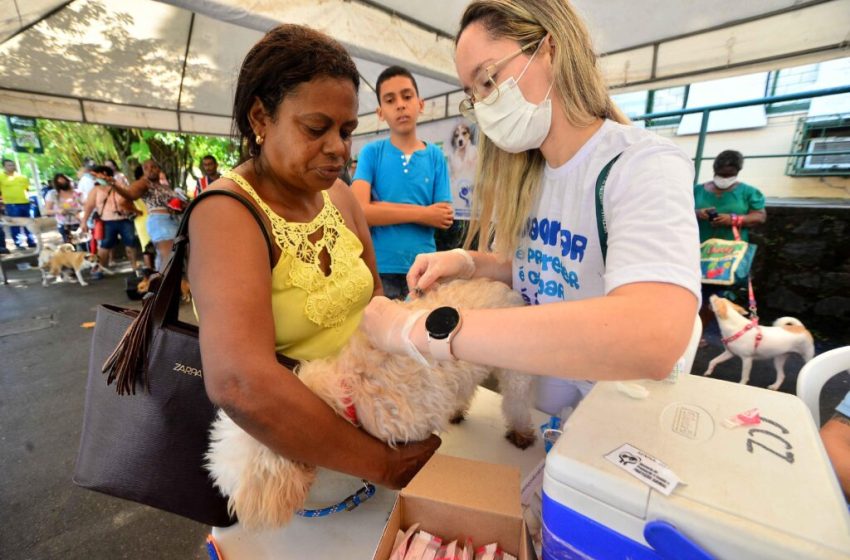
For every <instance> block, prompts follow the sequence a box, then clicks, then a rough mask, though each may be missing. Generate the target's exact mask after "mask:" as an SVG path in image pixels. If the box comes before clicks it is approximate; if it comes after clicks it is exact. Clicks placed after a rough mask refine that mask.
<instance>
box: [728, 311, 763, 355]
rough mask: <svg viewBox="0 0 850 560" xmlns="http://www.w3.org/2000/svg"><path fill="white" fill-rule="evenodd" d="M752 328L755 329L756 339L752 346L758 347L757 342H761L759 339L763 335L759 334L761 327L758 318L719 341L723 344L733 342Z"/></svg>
mask: <svg viewBox="0 0 850 560" xmlns="http://www.w3.org/2000/svg"><path fill="white" fill-rule="evenodd" d="M752 329H756V339H755V347H754V348H758V347H759V344H761V339H762V338H763V337H764V335H762V334H761V327H760V326H759V320H758V319H757V318H756V319H753V320H752V321H750V322H749V323H747V326H745V327H744V328H743V329H741V330H740V331H738V332H736V333H735V334H733V335H732V336H727V337H726V338H723V339H721V340H720V341H721V342H722V343H723V345H724V346H728V345H729V343H730V342H735V341H736V340H738V339H739V338H741V337H742V336H744V335H745V334H747V332H748V331H750V330H752Z"/></svg>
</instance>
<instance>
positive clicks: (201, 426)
mask: <svg viewBox="0 0 850 560" xmlns="http://www.w3.org/2000/svg"><path fill="white" fill-rule="evenodd" d="M210 196H229V197H231V198H234V199H236V200H238V201H239V202H241V203H242V204H244V205H245V207H246V208H248V209H249V210H250V211H251V214H252V215H253V216H254V219H255V220H257V223H258V224H259V225H260V228H261V229H262V232H263V236H264V237H265V240H266V244H267V246H268V250H269V262H270V263H272V266H273V260H272V259H273V253H272V246H271V241H270V239H269V235H268V232H267V231H266V228H265V225H264V223H263V221H262V219H261V218H260V215H259V214H258V212H257V210H256V209H255V208H254V206H253V205H252V204H251V203H250V202H248V201H247V200H246V199H245V198H244V197H242V196H240V195H238V194H235V193H232V192H229V191H222V190H214V191H206V192H204V193H203V194H201V195H200V196H198V197H197V198H196V199H195V200H194V201H193V202H192V204H191V205H190V206H189V207H188V208H187V210H186V213H185V214H184V215H183V220H182V221H181V223H180V227H179V229H178V232H177V237H176V238H175V240H174V249H173V253H172V257H171V260H170V261H169V262H168V264H167V265H166V268H165V271H164V273H163V275H162V279H161V282H160V285H159V287H158V289H157V290H156V292H155V294H152V293H149V294H148V296H147V297H146V298H145V301H144V303H143V305H142V309H141V311H138V310H133V309H126V308H121V307H118V306H114V305H101V306H99V307H98V310H97V322H96V325H95V329H94V338H93V340H92V348H91V356H90V360H89V375H88V382H87V384H86V403H85V412H84V416H83V430H82V436H81V439H80V449H79V453H78V455H77V463H76V467H75V470H74V476H73V480H74V482H75V483H76V484H78V485H79V486H82V487H84V488H89V489H91V490H96V491H98V492H103V493H105V494H109V495H111V496H116V497H119V498H124V499H127V500H132V501H135V502H139V503H142V504H146V505H149V506H152V507H154V508H158V509H162V510H165V511H169V512H171V513H176V514H177V515H181V516H183V517H188V518H189V519H193V520H195V521H198V522H200V523H205V524H207V525H215V526H219V527H226V526H229V525H232V524H233V523H235V522H236V519H235V518H233V517H231V516H230V515H229V514H228V512H227V499H226V498H225V497H223V496H222V495H221V494H220V493H219V492H218V490H217V489H216V488H215V487H214V486H213V484H212V480H211V479H210V477H209V473H208V472H207V470H206V469H205V468H204V454H205V453H206V451H207V448H208V444H209V428H210V424H211V423H212V421H213V419H214V417H215V414H216V408H215V406H214V405H213V404H212V403H211V402H210V400H209V398H208V397H207V394H206V390H205V388H204V378H203V370H204V368H203V364H202V362H201V351H200V346H199V343H198V328H197V327H196V326H194V325H190V324H187V323H183V322H180V321H179V320H178V310H179V306H180V281H181V279H182V277H183V268H184V264H185V260H186V250H187V247H188V244H189V237H188V236H189V216H190V215H191V213H192V209H193V208H194V207H195V206H197V204H198V203H199V202H200V201H201V200H203V199H204V198H207V197H210ZM278 361H280V362H281V363H282V364H284V365H286V366H287V367H290V368H292V367H294V366H295V365H296V363H297V362H295V361H294V360H291V359H289V358H286V357H285V356H281V355H278ZM113 382H115V385H114V386H112V387H110V386H109V385H111V384H112V383H113Z"/></svg>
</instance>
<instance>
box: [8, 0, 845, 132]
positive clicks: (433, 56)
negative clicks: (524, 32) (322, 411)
mask: <svg viewBox="0 0 850 560" xmlns="http://www.w3.org/2000/svg"><path fill="white" fill-rule="evenodd" d="M467 3H468V2H467V1H465V0H429V1H428V2H410V1H403V0H368V1H366V0H164V1H154V0H72V1H57V0H0V7H2V8H4V10H3V14H5V16H6V17H5V18H4V19H2V21H0V69H1V70H0V73H2V76H3V78H2V83H0V112H2V113H6V114H15V115H24V116H34V117H42V118H53V119H65V120H75V121H83V122H91V123H101V124H113V125H119V126H133V127H142V128H152V129H160V130H179V131H184V132H192V133H201V134H227V133H229V131H230V111H231V104H232V97H233V89H234V83H235V77H236V74H237V72H238V70H239V66H240V64H241V61H242V58H243V57H244V55H245V53H246V52H247V51H248V49H249V48H250V47H251V45H253V44H254V43H255V42H256V41H257V40H258V39H259V38H260V37H261V36H262V34H263V33H264V32H265V31H266V30H267V29H269V28H271V27H272V26H274V25H276V24H277V23H279V22H290V23H301V24H305V25H309V26H311V27H314V28H317V29H320V30H322V31H324V32H326V33H328V34H330V35H332V36H334V37H335V38H337V39H338V40H339V41H340V42H342V43H343V44H344V45H345V46H346V47H347V48H348V49H349V50H350V52H351V53H352V54H353V55H354V57H355V61H356V63H357V66H358V69H359V70H360V73H361V75H362V76H363V78H364V86H363V88H362V89H361V95H360V112H361V114H365V113H370V112H372V111H373V110H374V108H375V104H376V101H375V96H374V94H373V93H372V92H371V90H370V89H369V84H373V83H374V82H375V79H376V78H377V76H378V74H379V73H380V71H381V70H382V69H383V68H384V67H385V66H387V65H389V64H394V63H398V64H403V65H405V66H407V67H408V68H410V69H411V70H413V72H414V74H415V75H416V77H417V82H418V84H419V88H420V94H421V95H422V97H426V98H428V97H434V96H440V95H443V94H446V93H449V92H453V91H456V90H457V89H458V81H457V77H456V75H455V71H454V63H453V61H452V52H453V40H452V36H453V34H454V33H455V31H456V28H457V23H458V21H459V19H460V14H461V13H462V11H463V9H464V7H465V6H466V4H467ZM574 4H575V5H576V7H577V9H578V10H579V12H581V13H582V15H583V16H584V17H585V18H586V20H587V21H588V25H589V26H590V29H591V32H592V34H593V37H594V40H595V46H596V49H597V52H599V53H600V55H601V66H602V69H603V72H604V73H605V76H606V78H607V80H608V83H609V85H610V86H611V87H612V88H617V89H618V91H628V90H629V89H646V88H648V87H656V86H667V85H674V84H681V83H688V82H693V81H699V80H703V79H709V78H717V77H721V76H724V75H731V74H736V73H737V74H740V73H745V72H751V71H755V70H764V69H769V68H779V67H783V66H789V65H794V64H803V63H806V62H813V61H817V60H826V59H830V58H836V57H841V56H847V53H848V34H850V0H826V1H823V0H815V1H808V2H801V1H799V0H747V2H741V1H740V0H677V1H676V2H669V1H664V0H606V1H605V2H599V1H598V0H574ZM455 97H457V96H455ZM451 101H452V102H451V103H448V104H446V103H445V102H443V103H442V105H441V106H440V107H441V108H442V109H441V110H442V111H444V112H445V113H446V114H447V115H448V114H454V113H455V111H456V110H455V105H456V103H455V100H454V99H452V100H451Z"/></svg>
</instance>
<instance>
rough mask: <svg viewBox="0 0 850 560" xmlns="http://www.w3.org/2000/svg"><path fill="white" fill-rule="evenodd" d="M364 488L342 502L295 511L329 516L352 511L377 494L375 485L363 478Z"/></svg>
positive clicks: (303, 513) (304, 515)
mask: <svg viewBox="0 0 850 560" xmlns="http://www.w3.org/2000/svg"><path fill="white" fill-rule="evenodd" d="M362 482H363V488H361V489H359V490H358V491H357V492H355V493H354V494H352V495H350V496H348V497H347V498H345V499H344V500H342V501H341V502H338V503H336V504H334V505H332V506H329V507H326V508H321V509H299V510H298V511H296V512H295V514H296V515H298V516H300V517H327V516H328V515H332V514H334V513H338V512H340V511H343V510H344V511H351V510H353V509H354V508H356V507H357V506H359V505H360V504H362V503H363V502H365V501H366V500H368V499H369V498H371V497H372V496H374V495H375V485H374V484H372V483H371V482H369V481H368V480H363V481H362Z"/></svg>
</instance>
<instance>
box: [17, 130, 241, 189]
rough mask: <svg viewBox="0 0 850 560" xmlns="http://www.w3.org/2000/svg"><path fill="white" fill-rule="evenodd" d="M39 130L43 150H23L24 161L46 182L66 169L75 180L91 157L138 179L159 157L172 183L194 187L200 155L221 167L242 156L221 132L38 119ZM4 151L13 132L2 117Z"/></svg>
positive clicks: (22, 160) (25, 168)
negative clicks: (32, 163)
mask: <svg viewBox="0 0 850 560" xmlns="http://www.w3.org/2000/svg"><path fill="white" fill-rule="evenodd" d="M38 132H39V136H40V138H41V142H42V145H43V146H44V153H43V154H19V159H20V160H21V167H22V171H23V172H24V173H26V174H27V175H29V174H30V172H29V170H28V165H29V161H30V159H34V160H35V163H36V165H37V166H38V169H39V173H40V174H41V178H42V180H47V179H48V178H50V177H52V176H53V174H54V173H65V174H67V175H69V176H71V177H74V178H76V176H77V171H78V170H79V169H80V168H81V167H82V165H83V159H84V158H86V157H91V158H93V159H94V160H95V161H96V162H98V163H102V162H103V161H105V160H106V159H114V160H115V161H117V162H118V164H119V166H120V167H121V168H122V171H123V172H124V173H125V174H126V175H127V176H128V177H133V170H134V169H135V167H136V166H137V165H139V164H140V163H142V162H143V161H145V160H146V159H149V158H154V159H155V160H157V162H158V163H159V164H160V166H161V167H162V169H163V171H165V173H166V176H167V177H168V180H169V182H170V183H171V184H172V185H174V186H183V187H185V188H187V189H188V190H191V189H192V188H194V185H195V181H196V180H197V179H198V177H200V173H201V171H200V165H201V158H202V157H204V156H205V155H207V154H209V155H212V156H214V157H215V158H216V159H217V160H218V162H219V166H220V167H222V168H230V167H233V166H234V165H236V163H237V160H238V151H237V149H236V145H235V143H234V142H233V141H232V140H231V139H230V138H224V137H217V136H201V135H194V134H182V133H175V132H159V131H153V130H141V129H135V128H122V127H116V126H104V125H94V124H84V123H76V122H67V121H54V120H47V119H39V120H38ZM0 151H2V154H3V156H4V157H11V156H12V144H11V140H10V136H9V130H8V127H7V125H6V120H5V119H2V118H0Z"/></svg>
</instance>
